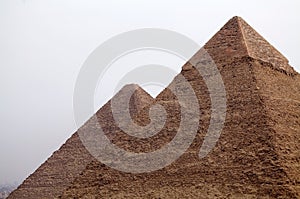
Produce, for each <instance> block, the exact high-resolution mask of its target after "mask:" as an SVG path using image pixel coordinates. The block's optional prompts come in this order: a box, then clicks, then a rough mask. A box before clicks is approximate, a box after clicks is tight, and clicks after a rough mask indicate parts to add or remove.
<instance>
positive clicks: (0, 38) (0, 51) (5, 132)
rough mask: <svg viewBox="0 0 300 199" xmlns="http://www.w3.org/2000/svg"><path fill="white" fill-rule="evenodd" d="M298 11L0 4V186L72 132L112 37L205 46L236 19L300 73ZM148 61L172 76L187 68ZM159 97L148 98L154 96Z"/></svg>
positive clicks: (77, 1) (204, 5)
mask: <svg viewBox="0 0 300 199" xmlns="http://www.w3.org/2000/svg"><path fill="white" fill-rule="evenodd" d="M299 7H300V2H299V1H296V0H294V1H274V0H272V1H271V0H269V1H258V0H253V1H238V0H229V1H196V0H194V1H192V0H190V1H175V0H165V1H157V0H152V1H145V0H128V1H122V0H118V1H117V0H111V1H96V0H90V1H81V0H64V1H62V0H48V1H38V0H2V1H0V64H1V68H0V91H1V98H0V119H1V125H0V135H1V140H0V141H1V143H0V158H1V163H0V184H5V183H13V182H18V183H20V182H21V181H23V180H24V179H25V178H26V177H27V176H28V175H29V174H30V173H32V172H33V171H34V170H35V169H37V168H38V167H39V166H40V164H41V163H43V162H44V161H45V160H46V159H47V158H48V157H49V156H50V155H51V154H52V153H53V152H54V151H55V150H57V149H58V148H59V147H60V146H61V145H62V144H63V143H64V142H65V141H66V139H67V138H68V137H70V136H71V134H72V133H74V131H76V129H77V127H76V125H75V122H74V116H73V101H72V97H73V90H74V85H75V81H76V77H77V75H78V72H79V70H80V68H81V66H82V64H83V62H84V61H85V59H86V58H87V57H88V55H89V54H90V53H91V52H92V51H93V50H94V49H95V48H96V47H97V46H98V45H100V44H101V43H102V42H104V41H106V40H107V39H109V38H111V37H112V36H114V35H117V34H120V33H122V32H125V31H129V30H134V29H138V28H146V27H147V28H163V29H169V30H173V31H176V32H179V33H181V34H183V35H186V36H188V37H189V38H191V39H193V40H194V41H196V42H197V43H199V45H200V46H202V45H203V44H204V43H205V42H207V41H208V39H209V38H211V37H212V36H213V34H215V33H216V32H217V31H218V30H219V29H220V28H221V27H222V26H223V25H224V24H225V22H226V21H228V20H229V19H230V18H231V17H233V16H235V15H238V16H241V17H243V18H244V19H245V20H246V21H247V22H248V23H249V24H250V25H251V26H252V27H253V28H254V29H256V30H257V31H258V32H259V33H260V34H261V35H263V36H264V37H265V38H266V39H267V40H268V41H269V42H270V43H271V44H273V45H274V46H275V47H276V48H277V49H278V50H279V51H280V52H281V53H283V54H284V55H285V56H286V57H287V58H288V59H289V61H290V64H291V65H292V66H293V67H294V68H295V69H296V70H297V71H298V72H299V71H300V58H299V52H298V50H299V46H300V37H299V35H300V29H299V27H300V23H299V19H300V18H299V17H300V16H299ZM153 56H156V57H158V58H159V59H161V60H164V61H162V63H164V64H165V65H168V67H171V68H172V69H173V70H175V71H179V70H180V68H181V66H182V64H183V63H184V61H183V60H180V59H178V58H174V57H173V58H172V57H171V56H168V55H166V56H163V54H161V55H153ZM150 57H151V56H150ZM134 59H135V58H134V57H133V58H132V60H134ZM138 59H140V60H142V59H143V58H141V57H140V58H138ZM148 63H151V60H148ZM122 72H123V73H126V67H125V68H122ZM114 78H115V79H116V80H117V79H118V78H119V77H114ZM159 89H161V88H154V89H153V88H152V90H148V91H150V92H151V94H152V95H155V94H156V93H157V92H158V91H159ZM110 90H111V87H110V86H109V85H108V84H107V90H106V91H105V93H106V94H105V95H104V96H100V97H99V98H97V100H99V101H98V102H97V106H98V107H96V109H97V108H100V107H101V105H103V103H105V102H106V101H107V100H108V99H109V98H110V97H111V94H110V92H108V91H110ZM86 119H88V118H86Z"/></svg>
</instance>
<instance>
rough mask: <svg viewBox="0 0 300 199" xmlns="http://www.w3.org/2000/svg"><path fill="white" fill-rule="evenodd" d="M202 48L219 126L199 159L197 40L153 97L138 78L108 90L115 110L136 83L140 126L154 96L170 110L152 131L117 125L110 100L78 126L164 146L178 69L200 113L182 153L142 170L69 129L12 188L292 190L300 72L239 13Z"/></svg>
mask: <svg viewBox="0 0 300 199" xmlns="http://www.w3.org/2000/svg"><path fill="white" fill-rule="evenodd" d="M204 49H206V51H207V52H208V53H209V55H210V56H211V57H212V58H213V60H214V62H215V63H216V65H217V67H218V69H219V71H220V74H221V76H222V80H223V82H224V86H225V89H226V98H227V103H226V105H227V112H226V121H225V126H224V128H223V130H222V134H221V136H220V138H219V140H218V142H217V144H216V146H215V148H214V149H213V150H212V151H211V152H210V153H209V154H208V155H207V156H206V157H204V158H202V159H200V158H199V155H198V154H199V149H200V148H201V146H202V144H203V140H204V138H205V136H206V133H207V131H208V128H209V124H210V118H211V117H212V101H211V98H210V92H209V89H208V86H207V83H206V78H213V77H212V76H207V77H203V76H201V74H199V71H198V70H197V69H196V65H197V64H198V63H204V62H205V61H206V59H205V56H203V51H201V50H200V51H199V52H197V53H196V54H195V55H194V56H193V57H192V58H191V60H190V61H189V62H187V63H186V64H185V65H184V66H183V70H182V71H181V73H180V75H178V76H177V77H175V79H174V81H173V82H172V83H171V84H170V85H169V87H167V88H166V89H165V90H164V91H162V93H161V94H159V95H158V96H157V98H156V99H153V98H151V96H149V95H148V94H147V93H146V92H144V91H143V90H142V89H141V88H140V87H138V86H137V85H130V86H127V87H124V88H123V89H122V90H121V91H120V92H119V93H118V94H117V95H116V96H115V99H118V100H117V104H120V106H118V107H119V108H120V109H119V110H117V111H120V114H121V113H122V111H124V110H123V109H122V108H121V107H122V105H123V103H125V102H124V101H122V100H124V98H123V97H122V96H123V94H126V93H128V92H127V91H128V89H129V90H134V92H133V95H132V96H131V98H130V100H129V111H130V115H131V117H132V118H133V121H134V122H135V123H136V124H137V125H140V126H146V125H148V124H149V123H150V122H151V121H150V117H149V109H150V107H151V106H153V105H155V104H159V105H161V106H162V107H163V108H164V109H165V111H166V113H167V118H166V121H165V125H164V126H163V128H162V129H161V131H160V132H159V133H158V134H156V135H153V136H152V137H150V138H147V139H144V138H136V137H133V136H131V135H128V134H127V133H126V132H124V131H122V129H120V128H119V126H118V124H116V122H115V120H114V117H113V114H112V110H111V101H109V102H108V103H107V104H106V105H104V106H103V107H102V108H101V109H100V110H99V111H98V112H97V113H96V114H95V115H94V116H93V118H94V119H96V120H92V119H91V120H89V121H88V122H87V123H86V124H85V125H84V126H82V127H81V128H80V129H79V130H78V132H80V131H84V132H86V133H89V132H97V128H98V127H99V126H101V128H102V129H103V131H104V133H105V135H106V136H107V138H108V139H109V140H110V141H111V142H112V143H113V144H115V145H116V146H118V147H120V148H123V149H125V150H127V151H130V152H134V153H140V152H145V153H149V152H153V151H156V150H158V149H160V148H162V147H163V146H164V145H166V144H167V143H169V142H170V141H171V140H172V139H173V138H174V137H175V136H176V133H177V131H178V129H179V123H180V121H181V117H180V114H181V107H180V104H179V103H178V99H177V98H176V96H175V95H174V94H173V93H172V90H171V89H170V88H171V87H175V88H180V85H181V82H180V81H178V79H179V76H183V77H184V78H185V79H186V80H187V81H188V82H189V84H190V85H191V87H192V88H193V90H194V92H195V95H196V97H197V99H198V102H199V113H200V117H199V126H198V131H197V135H196V136H195V138H194V139H193V143H192V144H191V146H190V148H189V149H188V150H187V151H186V152H185V153H184V154H183V155H182V156H181V157H180V158H179V159H177V160H176V161H175V162H173V163H172V164H171V165H169V166H167V167H165V168H163V169H160V170H157V171H153V172H149V173H140V174H132V173H126V172H122V171H118V170H115V169H112V168H110V167H108V166H106V165H105V164H103V163H101V162H99V161H98V160H97V159H96V158H95V157H93V156H92V155H91V154H90V153H89V152H88V150H86V148H85V147H84V145H83V144H82V142H81V140H80V137H79V135H78V132H76V133H75V134H74V135H73V136H72V137H71V138H70V139H69V140H68V141H67V142H66V143H65V144H64V145H63V146H62V147H61V148H60V149H59V150H58V151H56V152H55V153H54V154H53V155H52V156H51V157H50V158H49V159H48V160H47V161H46V162H45V163H44V164H43V165H42V166H41V167H39V169H37V171H36V172H34V173H33V174H32V175H31V176H30V177H29V178H27V179H26V180H25V181H24V183H23V184H22V185H21V186H20V187H19V188H18V189H17V190H16V191H14V192H13V193H12V194H11V196H10V198H57V197H61V198H76V197H77V198H84V197H91V198H93V197H108V198H113V197H115V198H124V197H129V198H132V197H147V196H149V197H163V198H174V197H188V198H247V197H249V198H258V197H262V198H263V197H265V198H280V197H281V198H297V197H299V193H300V185H299V182H300V175H299V169H300V166H299V165H300V162H299V161H300V153H299V151H300V149H299V144H298V143H299V142H300V135H299V132H300V122H299V118H300V78H299V74H298V73H296V72H295V71H294V70H293V69H292V67H291V66H289V65H288V61H287V59H286V58H285V57H284V56H283V55H281V54H280V53H279V52H278V51H277V50H276V49H275V48H274V47H273V46H271V45H270V44H269V43H268V42H267V41H266V40H265V39H263V38H262V37H261V36H260V35H259V34H258V33H257V32H256V31H255V30H253V29H252V28H251V27H250V26H249V25H248V24H247V23H246V22H245V21H244V20H243V19H241V18H239V17H234V18H232V19H231V20H230V21H229V22H228V23H227V24H225V26H224V27H223V28H221V30H220V31H219V32H218V33H217V34H216V35H215V36H213V38H212V39H211V40H210V41H209V42H208V43H207V44H206V45H205V46H204ZM125 101H126V100H125ZM166 158H167V157H166ZM163 159H164V157H162V160H163Z"/></svg>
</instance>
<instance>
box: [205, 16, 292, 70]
mask: <svg viewBox="0 0 300 199" xmlns="http://www.w3.org/2000/svg"><path fill="white" fill-rule="evenodd" d="M204 48H205V49H206V50H207V51H208V53H209V54H210V55H211V57H212V58H213V59H214V61H215V62H216V63H220V62H224V61H225V60H226V59H230V58H234V57H244V56H248V57H252V58H254V59H258V60H261V61H263V62H267V63H269V64H271V65H272V68H273V69H275V70H278V71H281V72H284V73H286V74H288V75H294V74H296V72H295V70H294V69H293V68H292V67H291V66H290V65H289V63H288V60H287V58H285V57H284V56H283V55H282V54H281V53H280V52H279V51H278V50H277V49H276V48H275V47H274V46H272V45H271V44H270V43H269V42H268V41H267V40H266V39H265V38H263V37H262V36H261V35H260V34H259V33H258V32H257V31H256V30H254V29H253V28H252V27H251V26H250V25H249V24H248V23H247V22H246V21H245V20H244V19H243V18H242V17H239V16H234V17H233V18H231V19H230V20H229V21H228V22H227V23H226V24H225V25H224V26H223V27H222V28H221V29H220V30H219V31H218V32H217V33H216V34H215V35H214V36H213V37H212V38H211V39H210V40H209V41H208V42H207V43H206V44H205V46H204Z"/></svg>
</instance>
